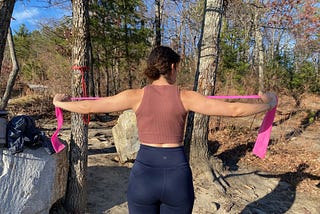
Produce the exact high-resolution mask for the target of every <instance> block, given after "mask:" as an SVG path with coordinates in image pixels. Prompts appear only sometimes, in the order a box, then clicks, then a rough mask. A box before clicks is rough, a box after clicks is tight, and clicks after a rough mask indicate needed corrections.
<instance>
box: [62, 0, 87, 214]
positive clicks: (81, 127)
mask: <svg viewBox="0 0 320 214" xmlns="http://www.w3.org/2000/svg"><path fill="white" fill-rule="evenodd" d="M72 12H73V27H72V35H73V48H72V65H73V76H72V96H73V97H80V96H86V91H87V90H88V88H87V87H83V86H87V83H88V72H89V69H88V68H89V65H90V45H89V44H90V36H89V14H88V1H86V0H73V2H72ZM81 71H82V72H81ZM83 77H84V78H83ZM83 81H84V82H85V83H86V84H83ZM87 158H88V127H87V124H86V123H84V118H83V116H82V115H80V114H76V113H72V115H71V140H70V156H69V162H70V169H69V177H68V187H67V195H66V201H65V208H66V209H67V211H68V212H71V213H77V214H78V213H80V214H81V213H85V208H86V205H87V182H86V176H87Z"/></svg>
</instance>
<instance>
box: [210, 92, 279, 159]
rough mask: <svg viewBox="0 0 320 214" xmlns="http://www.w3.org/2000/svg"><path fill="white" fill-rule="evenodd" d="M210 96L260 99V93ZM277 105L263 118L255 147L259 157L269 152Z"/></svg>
mask: <svg viewBox="0 0 320 214" xmlns="http://www.w3.org/2000/svg"><path fill="white" fill-rule="evenodd" d="M208 98H214V99H259V98H260V96H259V95H243V96H241V95H240V96H208ZM276 111H277V106H275V107H273V108H272V109H271V110H269V111H268V112H267V113H266V115H265V116H264V118H263V121H262V124H261V126H260V129H259V132H258V137H257V139H256V142H255V144H254V147H253V150H252V152H253V154H255V155H256V156H258V157H259V158H264V157H265V155H266V152H267V148H268V144H269V140H270V134H271V130H272V123H273V121H274V117H275V115H276Z"/></svg>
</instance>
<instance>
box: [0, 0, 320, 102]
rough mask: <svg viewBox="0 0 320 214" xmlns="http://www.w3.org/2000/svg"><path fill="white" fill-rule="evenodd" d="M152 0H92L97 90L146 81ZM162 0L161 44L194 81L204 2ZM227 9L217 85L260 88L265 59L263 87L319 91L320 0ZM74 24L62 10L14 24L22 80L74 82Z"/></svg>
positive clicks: (183, 78)
mask: <svg viewBox="0 0 320 214" xmlns="http://www.w3.org/2000/svg"><path fill="white" fill-rule="evenodd" d="M299 2H300V3H299ZM152 4H153V3H150V2H148V1H145V2H143V1H139V0H131V1H124V2H119V1H91V4H90V37H91V38H90V39H91V43H92V61H93V64H92V73H93V80H92V84H90V85H91V88H90V92H91V93H92V95H95V96H105V95H112V94H115V93H117V92H119V91H121V90H123V89H125V88H133V87H141V86H142V85H143V84H145V83H146V80H145V79H144V77H143V74H142V70H143V63H144V60H145V57H146V55H147V53H148V52H149V51H150V49H151V48H152V46H154V45H155V37H156V32H155V30H153V29H154V28H155V23H156V21H155V17H156V15H155V9H154V8H155V5H152ZM159 4H160V7H159V10H160V11H159V13H160V16H161V17H160V22H161V23H160V30H161V32H160V39H161V44H164V45H168V46H171V47H173V48H174V49H175V50H176V51H177V52H179V53H180V54H181V56H182V58H183V63H182V66H181V68H182V69H181V73H180V76H179V82H178V83H181V84H183V85H184V86H186V87H190V86H192V85H193V81H194V75H195V71H196V62H197V56H198V55H197V49H198V48H197V45H198V42H199V39H200V38H199V36H200V29H201V22H202V18H203V11H202V7H203V2H202V1H184V0H183V1H166V2H165V4H164V2H162V1H159ZM223 10H224V11H223V19H222V28H221V36H220V44H219V60H218V61H219V65H218V72H217V76H216V81H217V83H218V85H217V87H216V88H215V93H224V92H223V91H219V90H221V89H223V90H227V88H230V89H234V90H236V92H237V93H239V94H244V93H253V92H256V91H257V90H258V89H259V85H258V84H259V81H258V80H259V74H260V75H261V70H260V71H259V66H262V67H263V80H262V81H263V84H264V87H265V89H268V90H273V91H276V92H278V93H285V94H288V95H290V96H292V97H293V98H294V99H295V100H296V104H297V105H299V100H300V99H301V96H303V94H304V93H307V92H310V93H319V88H320V85H319V84H320V83H319V78H320V77H319V29H320V28H319V7H317V5H316V1H311V0H308V1H290V2H287V1H283V2H281V1H268V2H267V3H264V4H262V3H259V1H254V2H251V1H248V2H247V1H231V2H228V5H227V6H225V7H224V8H223ZM71 28H72V20H71V17H65V18H64V19H62V20H54V21H52V22H50V23H45V24H43V25H41V29H39V30H35V31H32V32H30V31H29V30H28V29H27V28H26V26H25V25H21V26H20V28H19V30H17V31H15V32H13V39H14V44H15V49H16V55H17V59H18V62H19V67H20V73H19V78H18V80H17V83H21V84H40V85H45V86H47V87H48V88H49V89H50V91H52V92H58V91H59V90H60V92H62V91H65V92H67V91H68V90H70V82H68V81H64V80H65V78H66V77H68V76H69V77H70V78H71V66H72V65H71V45H72V35H71ZM259 51H260V52H259ZM259 53H260V54H259ZM259 57H260V58H259ZM261 57H262V59H261ZM261 60H262V62H261ZM261 63H262V65H260V64H261ZM10 64H11V60H10V55H9V52H8V51H7V52H6V54H5V58H4V62H3V66H2V69H1V75H2V77H3V78H2V79H3V80H4V79H6V77H7V76H8V75H9V73H10V70H11V69H10ZM67 79H69V78H67ZM61 80H63V81H61ZM5 83H6V82H4V81H2V85H4V84H5ZM260 87H261V86H260ZM1 88H4V87H1Z"/></svg>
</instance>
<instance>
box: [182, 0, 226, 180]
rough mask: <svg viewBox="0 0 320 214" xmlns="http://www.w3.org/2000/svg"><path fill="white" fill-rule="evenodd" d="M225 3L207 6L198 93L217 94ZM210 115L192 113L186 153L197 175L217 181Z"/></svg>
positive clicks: (217, 0)
mask: <svg viewBox="0 0 320 214" xmlns="http://www.w3.org/2000/svg"><path fill="white" fill-rule="evenodd" d="M222 13H223V0H208V1H206V2H205V6H204V19H203V23H202V30H201V37H200V42H199V43H200V44H199V47H198V48H199V55H198V65H197V71H196V77H195V84H194V90H195V91H198V92H199V93H201V94H203V95H212V94H214V89H215V81H216V73H217V69H218V57H219V38H220V30H221V25H222ZM208 126H209V116H206V115H202V114H198V113H193V112H190V114H189V116H188V122H187V130H186V136H185V146H186V152H187V153H188V154H189V159H190V164H191V167H192V170H193V174H194V175H195V176H197V175H199V174H202V175H204V174H206V175H207V176H208V177H207V178H208V179H213V175H212V173H211V170H212V169H211V166H210V165H209V155H208V145H207V142H208Z"/></svg>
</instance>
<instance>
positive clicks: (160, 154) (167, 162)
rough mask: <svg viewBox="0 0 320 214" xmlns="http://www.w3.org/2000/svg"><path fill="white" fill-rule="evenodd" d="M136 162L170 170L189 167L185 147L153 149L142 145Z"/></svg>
mask: <svg viewBox="0 0 320 214" xmlns="http://www.w3.org/2000/svg"><path fill="white" fill-rule="evenodd" d="M136 161H138V162H140V163H142V164H144V165H147V166H151V167H160V168H168V167H169V168H170V167H177V166H183V165H187V164H188V161H187V158H186V156H185V152H184V147H183V146H179V147H169V148H168V147H153V146H147V145H143V144H141V145H140V149H139V152H138V154H137V158H136Z"/></svg>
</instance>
